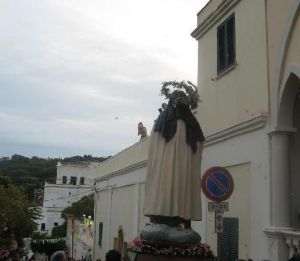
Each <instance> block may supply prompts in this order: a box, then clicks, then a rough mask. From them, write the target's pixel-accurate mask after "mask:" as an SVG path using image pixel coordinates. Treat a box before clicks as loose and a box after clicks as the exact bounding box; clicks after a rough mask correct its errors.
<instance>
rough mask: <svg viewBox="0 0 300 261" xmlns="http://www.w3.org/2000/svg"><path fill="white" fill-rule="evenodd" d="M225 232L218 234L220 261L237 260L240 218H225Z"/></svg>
mask: <svg viewBox="0 0 300 261" xmlns="http://www.w3.org/2000/svg"><path fill="white" fill-rule="evenodd" d="M223 221H224V223H223V224H224V226H223V233H219V234H218V261H236V260H238V256H239V220H238V218H224V220H223Z"/></svg>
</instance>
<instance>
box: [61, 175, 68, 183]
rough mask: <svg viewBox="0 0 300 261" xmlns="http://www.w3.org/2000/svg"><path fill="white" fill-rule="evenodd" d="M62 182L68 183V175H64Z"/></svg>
mask: <svg viewBox="0 0 300 261" xmlns="http://www.w3.org/2000/svg"><path fill="white" fill-rule="evenodd" d="M62 184H67V177H66V176H63V179H62Z"/></svg>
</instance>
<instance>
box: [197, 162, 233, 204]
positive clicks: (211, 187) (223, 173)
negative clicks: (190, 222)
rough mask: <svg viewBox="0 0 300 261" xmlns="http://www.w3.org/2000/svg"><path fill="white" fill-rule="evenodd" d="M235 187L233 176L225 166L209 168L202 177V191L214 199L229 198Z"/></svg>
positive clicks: (218, 200)
mask: <svg viewBox="0 0 300 261" xmlns="http://www.w3.org/2000/svg"><path fill="white" fill-rule="evenodd" d="M233 187H234V183H233V179H232V176H231V175H230V173H229V171H228V170H227V169H225V168H223V167H212V168H210V169H208V170H207V171H206V172H205V173H204V175H203V177H202V179H201V188H202V191H203V193H204V194H205V196H206V197H207V198H209V199H210V200H212V201H217V202H220V201H223V200H226V199H228V198H229V197H230V196H231V194H232V192H233Z"/></svg>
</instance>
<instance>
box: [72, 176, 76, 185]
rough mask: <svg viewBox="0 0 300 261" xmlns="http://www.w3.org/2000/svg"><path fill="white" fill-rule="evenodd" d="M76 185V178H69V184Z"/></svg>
mask: <svg viewBox="0 0 300 261" xmlns="http://www.w3.org/2000/svg"><path fill="white" fill-rule="evenodd" d="M76 183H77V178H76V177H71V180H70V184H72V185H76Z"/></svg>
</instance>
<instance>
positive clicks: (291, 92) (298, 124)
mask: <svg viewBox="0 0 300 261" xmlns="http://www.w3.org/2000/svg"><path fill="white" fill-rule="evenodd" d="M282 86H283V88H282V89H281V90H282V91H281V93H280V94H281V95H280V103H279V109H278V117H277V126H276V129H275V131H274V132H272V133H271V158H272V164H271V172H272V177H271V180H272V188H271V189H272V214H271V218H272V220H271V221H272V225H273V226H275V227H290V226H296V225H297V224H300V222H299V221H300V220H298V210H299V209H300V192H299V191H300V190H299V188H298V187H300V164H299V163H298V162H297V159H298V158H299V157H300V99H299V91H300V79H299V77H298V76H297V75H296V74H295V73H292V72H290V73H289V74H288V76H287V77H286V80H285V81H284V82H283V85H282Z"/></svg>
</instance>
